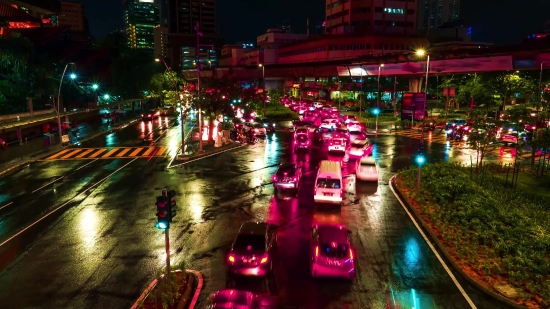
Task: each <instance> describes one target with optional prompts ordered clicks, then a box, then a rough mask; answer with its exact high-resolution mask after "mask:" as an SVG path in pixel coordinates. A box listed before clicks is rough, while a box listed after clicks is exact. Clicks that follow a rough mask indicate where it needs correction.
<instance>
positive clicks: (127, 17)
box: [123, 0, 160, 52]
mask: <svg viewBox="0 0 550 309" xmlns="http://www.w3.org/2000/svg"><path fill="white" fill-rule="evenodd" d="M123 4H124V23H125V26H126V35H127V38H128V46H129V47H130V48H137V49H143V50H150V51H151V52H152V51H153V50H154V48H155V35H154V30H155V27H156V26H158V25H159V22H160V16H159V6H158V5H157V3H156V1H155V0H124V2H123Z"/></svg>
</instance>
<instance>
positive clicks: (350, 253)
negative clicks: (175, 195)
mask: <svg viewBox="0 0 550 309" xmlns="http://www.w3.org/2000/svg"><path fill="white" fill-rule="evenodd" d="M349 258H350V259H351V260H353V251H351V249H349Z"/></svg>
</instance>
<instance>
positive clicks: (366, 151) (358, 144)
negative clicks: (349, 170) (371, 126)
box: [348, 140, 372, 158]
mask: <svg viewBox="0 0 550 309" xmlns="http://www.w3.org/2000/svg"><path fill="white" fill-rule="evenodd" d="M348 153H349V156H350V157H355V158H362V157H364V156H370V155H372V145H371V143H370V142H369V141H368V140H355V141H353V142H351V145H350V148H349V150H348Z"/></svg>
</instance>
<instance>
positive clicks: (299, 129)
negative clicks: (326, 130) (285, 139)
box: [294, 126, 309, 138]
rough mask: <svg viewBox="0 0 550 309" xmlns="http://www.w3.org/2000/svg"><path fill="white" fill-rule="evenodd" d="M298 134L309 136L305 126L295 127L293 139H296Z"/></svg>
mask: <svg viewBox="0 0 550 309" xmlns="http://www.w3.org/2000/svg"><path fill="white" fill-rule="evenodd" d="M300 134H304V135H308V134H309V130H308V128H307V127H306V126H303V127H297V128H296V130H295V131H294V138H296V137H297V136H298V135H300Z"/></svg>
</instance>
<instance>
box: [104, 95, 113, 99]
mask: <svg viewBox="0 0 550 309" xmlns="http://www.w3.org/2000/svg"><path fill="white" fill-rule="evenodd" d="M110 97H111V96H110V95H108V94H104V95H103V98H104V99H105V100H108V99H109V98H110Z"/></svg>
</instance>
